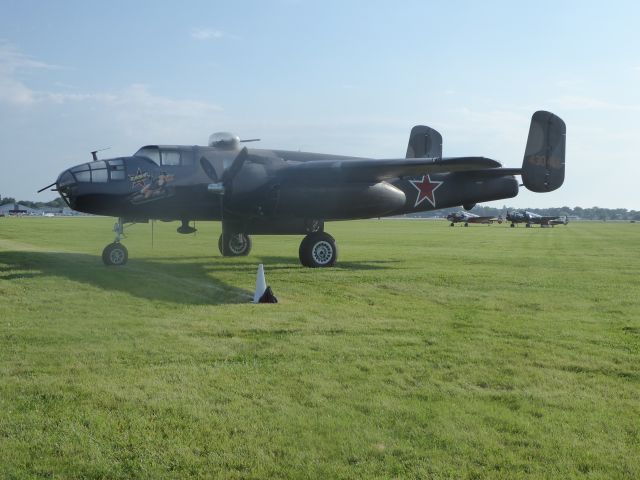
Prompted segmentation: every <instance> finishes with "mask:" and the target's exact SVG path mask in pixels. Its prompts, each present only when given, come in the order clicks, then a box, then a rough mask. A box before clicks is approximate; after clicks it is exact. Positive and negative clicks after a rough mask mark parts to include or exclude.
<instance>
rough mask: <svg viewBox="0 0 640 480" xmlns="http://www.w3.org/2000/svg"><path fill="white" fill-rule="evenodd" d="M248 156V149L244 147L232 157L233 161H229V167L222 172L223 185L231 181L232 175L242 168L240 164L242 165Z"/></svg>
mask: <svg viewBox="0 0 640 480" xmlns="http://www.w3.org/2000/svg"><path fill="white" fill-rule="evenodd" d="M248 157H249V151H248V150H247V147H244V148H243V149H242V150H240V153H238V156H237V157H236V158H234V159H233V162H231V165H229V168H227V169H226V170H225V171H224V173H223V174H222V183H223V184H224V185H225V187H226V186H227V183H229V182H231V181H232V180H233V177H235V176H236V175H237V174H238V172H239V171H240V169H241V168H242V165H244V162H245V161H246V160H247V158H248Z"/></svg>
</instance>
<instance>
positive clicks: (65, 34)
mask: <svg viewBox="0 0 640 480" xmlns="http://www.w3.org/2000/svg"><path fill="white" fill-rule="evenodd" d="M638 25H640V4H639V3H637V2H616V1H613V2H609V3H607V4H603V3H602V2H577V1H565V2H551V1H549V2H547V1H539V2H526V3H525V2H506V1H505V2H495V1H485V2H465V1H457V2H456V1H452V2H427V1H415V2H411V1H406V2H378V1H371V0H370V1H366V2H365V1H351V2H339V1H335V2H334V1H322V2H311V1H295V0H280V1H275V0H274V1H236V2H228V1H226V2H215V1H207V2H204V1H203V2H197V1H189V2H157V1H156V2H124V1H122V2H121V1H109V2H89V1H82V2H80V1H65V2H44V1H42V2H35V1H25V0H21V1H7V0H0V167H1V168H0V195H2V196H12V197H17V198H20V199H42V200H50V199H52V198H54V194H53V193H51V192H48V193H44V194H40V195H36V194H35V191H36V190H37V189H38V188H39V187H42V186H44V185H46V184H48V183H50V182H51V181H53V180H55V178H56V176H57V175H58V173H59V172H60V171H62V170H63V169H65V168H66V167H68V166H70V165H75V164H77V163H80V162H83V161H85V160H88V159H89V158H90V157H89V151H91V150H94V149H96V148H101V147H107V146H110V147H111V150H109V151H108V152H104V153H103V155H105V156H120V155H128V154H131V153H133V152H134V151H135V150H137V149H138V147H140V146H141V145H144V144H153V143H161V144H162V143H165V144H172V143H175V144H204V143H206V140H207V138H208V135H209V134H210V133H212V132H214V131H219V130H231V131H234V132H235V133H237V134H239V135H240V136H241V137H252V138H253V137H260V138H262V139H263V141H262V142H261V146H263V147H265V148H268V147H273V148H290V149H296V150H297V149H302V150H308V151H318V152H326V153H337V154H347V155H360V156H368V157H374V158H398V157H402V156H403V155H404V153H405V150H406V142H407V139H408V134H409V130H410V129H411V127H412V126H413V125H415V124H426V125H430V126H432V127H434V128H436V129H438V130H439V131H440V132H441V133H442V135H443V137H444V155H445V156H456V155H484V156H488V157H491V158H495V159H497V160H499V161H501V162H503V164H505V165H506V166H519V165H520V163H521V161H522V154H523V151H524V146H525V142H526V136H527V132H528V125H529V119H530V116H531V114H532V113H533V112H534V111H535V110H539V109H546V110H550V111H553V112H554V113H556V114H558V115H559V116H561V117H562V118H563V119H564V120H565V122H566V123H567V179H566V182H565V185H564V186H563V187H562V188H561V189H560V190H558V191H556V192H553V193H550V194H545V195H539V194H532V193H529V192H526V191H525V190H524V189H523V190H521V193H520V195H519V196H518V197H517V198H515V199H511V200H507V201H504V202H493V205H495V206H500V205H502V204H507V205H511V206H516V207H525V206H529V207H547V206H562V205H569V206H582V207H591V206H600V207H625V208H629V209H636V210H638V209H640V189H639V188H637V186H636V177H637V176H638V175H637V174H638V173H640V166H639V164H640V155H638V152H637V148H636V144H637V143H638V141H639V140H640V28H638Z"/></svg>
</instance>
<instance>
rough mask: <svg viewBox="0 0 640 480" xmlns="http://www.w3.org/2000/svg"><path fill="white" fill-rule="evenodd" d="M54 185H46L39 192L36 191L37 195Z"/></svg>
mask: <svg viewBox="0 0 640 480" xmlns="http://www.w3.org/2000/svg"><path fill="white" fill-rule="evenodd" d="M55 184H56V182H53V183H52V184H51V185H47V186H46V187H43V188H41V189H40V190H38V193H40V192H44V191H45V190H46V189H47V188H49V187H53V186H54V185H55Z"/></svg>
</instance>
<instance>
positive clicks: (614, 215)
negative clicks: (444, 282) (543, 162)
mask: <svg viewBox="0 0 640 480" xmlns="http://www.w3.org/2000/svg"><path fill="white" fill-rule="evenodd" d="M458 210H460V208H445V209H442V210H437V211H434V212H420V213H417V214H414V215H412V216H417V217H443V216H446V215H448V214H449V213H452V212H456V211H458ZM517 210H526V211H528V212H533V213H537V214H538V215H550V216H564V215H566V216H568V217H574V218H579V219H582V220H602V221H606V220H636V221H640V211H638V210H627V209H626V208H600V207H590V208H582V207H573V208H571V207H554V208H514V207H507V206H506V205H505V206H503V207H502V208H494V207H485V206H482V205H476V206H475V207H473V209H472V210H471V213H475V214H476V215H482V216H485V215H487V216H489V215H491V216H494V217H497V216H498V215H502V216H503V217H504V216H505V215H506V213H507V212H513V211H517Z"/></svg>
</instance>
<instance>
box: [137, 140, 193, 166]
mask: <svg viewBox="0 0 640 480" xmlns="http://www.w3.org/2000/svg"><path fill="white" fill-rule="evenodd" d="M133 155H134V156H135V157H146V158H148V159H150V160H151V161H153V162H154V163H155V164H156V165H163V166H164V165H169V166H180V165H181V166H185V165H192V164H193V149H192V148H191V147H181V146H177V145H147V146H146V147H142V148H141V149H140V150H138V151H137V152H136V153H134V154H133Z"/></svg>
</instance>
